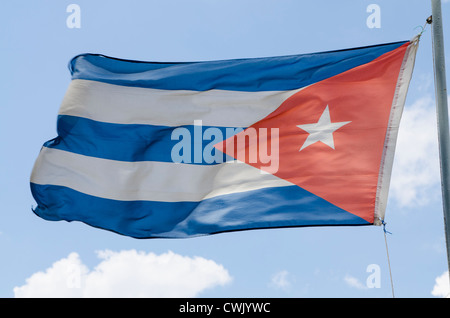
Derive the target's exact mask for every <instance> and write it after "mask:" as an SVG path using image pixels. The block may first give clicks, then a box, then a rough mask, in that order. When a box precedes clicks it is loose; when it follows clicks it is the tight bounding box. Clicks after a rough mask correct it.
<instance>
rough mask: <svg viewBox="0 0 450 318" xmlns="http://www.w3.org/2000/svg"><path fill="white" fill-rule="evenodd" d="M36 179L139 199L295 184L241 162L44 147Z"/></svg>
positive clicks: (182, 197) (192, 196) (116, 197)
mask: <svg viewBox="0 0 450 318" xmlns="http://www.w3.org/2000/svg"><path fill="white" fill-rule="evenodd" d="M31 182H33V183H36V184H41V185H58V186H65V187H69V188H72V189H74V190H77V191H79V192H82V193H85V194H89V195H93V196H96V197H101V198H107V199H114V200H123V201H134V200H148V201H166V202H177V201H200V200H202V199H207V198H211V197H215V196H219V195H223V194H229V193H236V192H243V191H250V190H256V189H261V188H267V187H283V186H291V185H292V183H290V182H288V181H285V180H283V179H280V178H278V177H275V176H273V175H271V174H263V173H261V171H260V170H259V169H256V168H254V167H251V166H249V165H247V164H244V163H240V162H232V163H222V164H218V165H207V166H205V165H188V164H176V163H167V162H151V161H141V162H123V161H115V160H109V159H101V158H96V157H89V156H84V155H79V154H75V153H72V152H67V151H63V150H58V149H52V148H46V147H43V148H42V150H41V153H40V154H39V156H38V158H37V160H36V163H35V166H34V168H33V172H32V175H31Z"/></svg>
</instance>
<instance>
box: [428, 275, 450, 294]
mask: <svg viewBox="0 0 450 318" xmlns="http://www.w3.org/2000/svg"><path fill="white" fill-rule="evenodd" d="M448 275H449V274H448V271H447V272H445V273H443V274H442V275H441V276H439V277H437V278H436V283H435V284H434V287H433V290H432V291H431V294H432V295H433V296H436V297H447V298H450V283H449V276H448Z"/></svg>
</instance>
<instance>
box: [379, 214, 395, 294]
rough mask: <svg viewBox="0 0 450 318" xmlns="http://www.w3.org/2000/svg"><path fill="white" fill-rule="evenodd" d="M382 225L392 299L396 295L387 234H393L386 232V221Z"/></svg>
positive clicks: (382, 221)
mask: <svg viewBox="0 0 450 318" xmlns="http://www.w3.org/2000/svg"><path fill="white" fill-rule="evenodd" d="M381 224H383V233H384V244H385V245H386V256H387V262H388V268H389V277H390V279H391V290H392V298H395V294H394V281H393V279H392V269H391V261H390V258H389V249H388V243H387V238H386V233H389V234H392V233H391V232H388V231H387V230H386V222H384V220H381Z"/></svg>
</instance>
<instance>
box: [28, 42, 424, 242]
mask: <svg viewBox="0 0 450 318" xmlns="http://www.w3.org/2000/svg"><path fill="white" fill-rule="evenodd" d="M417 46H418V38H415V39H413V40H411V41H401V42H395V43H388V44H381V45H375V46H368V47H360V48H352V49H345V50H337V51H330V52H322V53H313V54H304V55H291V56H280V57H268V58H250V59H234V60H220V61H202V62H182V63H161V62H142V61H133V60H124V59H117V58H111V57H107V56H104V55H99V54H82V55H78V56H76V57H74V58H73V59H72V60H71V61H70V63H69V69H70V72H71V76H72V81H71V83H70V85H69V87H68V90H67V92H66V95H65V97H64V99H63V101H62V104H61V107H60V110H59V113H58V118H57V136H56V138H54V139H52V140H49V141H47V142H45V143H44V145H43V147H42V149H41V151H40V153H39V155H38V157H37V160H36V162H35V165H34V168H33V171H32V174H31V182H30V186H31V191H32V194H33V197H34V199H35V200H36V202H37V206H36V208H34V210H33V211H34V212H35V213H36V214H37V215H38V216H39V217H41V218H43V219H45V220H52V221H57V220H66V221H81V222H84V223H86V224H88V225H91V226H93V227H97V228H102V229H105V230H109V231H113V232H116V233H119V234H122V235H126V236H131V237H135V238H185V237H193V236H198V235H208V234H214V233H220V232H228V231H237V230H250V229H265V228H266V229H267V228H281V227H301V226H332V225H379V224H381V223H382V222H383V220H384V215H385V208H386V202H387V197H388V191H389V181H390V173H391V168H392V162H393V157H394V150H395V143H396V137H397V131H398V128H399V123H400V118H401V114H402V109H403V105H404V102H405V98H406V93H407V90H408V85H409V81H410V79H411V76H412V71H413V66H414V59H415V55H416V51H417Z"/></svg>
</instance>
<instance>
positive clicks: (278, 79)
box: [69, 41, 409, 92]
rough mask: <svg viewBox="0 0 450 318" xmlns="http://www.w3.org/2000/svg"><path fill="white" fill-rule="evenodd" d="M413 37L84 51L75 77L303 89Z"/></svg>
mask: <svg viewBox="0 0 450 318" xmlns="http://www.w3.org/2000/svg"><path fill="white" fill-rule="evenodd" d="M408 42H409V41H402V42H395V43H388V44H382V45H377V46H369V47H362V48H354V49H347V50H339V51H330V52H322V53H313V54H303V55H290V56H280V57H268V58H251V59H236V60H222V61H205V62H183V63H158V62H141V61H131V60H122V59H116V58H111V57H107V56H104V55H100V54H81V55H78V56H76V57H74V58H73V59H72V60H71V61H70V63H69V69H70V71H71V74H72V79H85V80H94V81H100V82H104V83H110V84H117V85H124V86H135V87H146V88H156V89H166V90H194V91H206V90H209V89H221V90H233V91H248V92H256V91H284V90H293V89H298V88H301V87H304V86H307V85H310V84H313V83H316V82H318V81H321V80H324V79H326V78H329V77H332V76H334V75H337V74H339V73H342V72H345V71H347V70H349V69H351V68H354V67H356V66H359V65H362V64H365V63H368V62H370V61H372V60H374V59H376V58H378V57H379V56H381V55H382V54H385V53H387V52H389V51H391V50H394V49H396V48H398V47H399V46H401V45H403V44H405V43H408Z"/></svg>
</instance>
